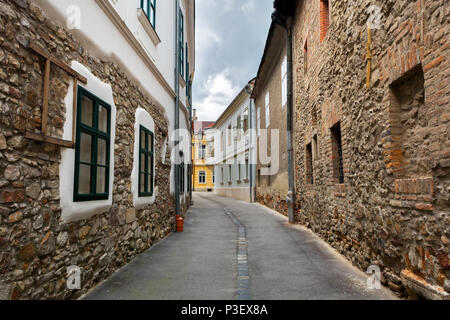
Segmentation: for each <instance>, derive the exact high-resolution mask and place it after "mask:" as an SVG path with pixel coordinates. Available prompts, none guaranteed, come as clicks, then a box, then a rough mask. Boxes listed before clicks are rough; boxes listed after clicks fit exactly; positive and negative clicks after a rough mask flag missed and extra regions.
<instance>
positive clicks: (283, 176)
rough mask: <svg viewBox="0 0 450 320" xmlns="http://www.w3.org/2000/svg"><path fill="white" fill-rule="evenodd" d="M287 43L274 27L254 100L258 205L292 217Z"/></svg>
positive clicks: (261, 67) (253, 94)
mask: <svg viewBox="0 0 450 320" xmlns="http://www.w3.org/2000/svg"><path fill="white" fill-rule="evenodd" d="M286 80H287V57H286V40H285V34H284V31H283V29H282V28H278V27H276V26H275V25H274V24H273V25H272V27H271V30H270V32H269V37H268V39H267V42H266V48H265V50H264V56H263V58H262V61H261V64H260V66H259V70H258V75H257V77H256V83H255V88H254V90H253V93H252V98H253V99H254V101H255V107H256V112H255V115H256V137H257V138H256V140H257V154H258V162H257V167H256V181H255V183H256V201H257V202H259V203H261V204H263V205H266V206H267V207H269V208H272V209H274V210H277V211H278V212H280V213H283V214H286V215H287V213H288V208H287V201H286V197H287V195H288V158H287V136H286V129H287V128H286V123H287V122H286V118H287V114H286V107H287V83H286Z"/></svg>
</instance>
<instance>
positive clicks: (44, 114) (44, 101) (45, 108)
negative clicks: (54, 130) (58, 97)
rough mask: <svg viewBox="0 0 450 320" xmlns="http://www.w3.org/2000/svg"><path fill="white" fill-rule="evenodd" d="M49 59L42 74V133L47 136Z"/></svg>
mask: <svg viewBox="0 0 450 320" xmlns="http://www.w3.org/2000/svg"><path fill="white" fill-rule="evenodd" d="M50 65H51V62H50V59H48V58H47V60H46V61H45V73H44V97H43V99H42V129H41V131H42V133H43V134H44V135H47V133H48V128H47V125H48V98H49V94H50Z"/></svg>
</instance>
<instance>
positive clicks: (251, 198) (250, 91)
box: [245, 84, 254, 203]
mask: <svg viewBox="0 0 450 320" xmlns="http://www.w3.org/2000/svg"><path fill="white" fill-rule="evenodd" d="M245 91H246V92H247V93H248V95H249V100H250V106H249V124H250V129H249V132H250V142H249V149H248V154H249V161H248V162H249V166H250V168H248V170H249V171H250V203H253V202H254V197H253V105H254V101H253V98H252V90H251V88H250V84H248V85H247V87H246V88H245Z"/></svg>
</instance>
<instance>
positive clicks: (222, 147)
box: [220, 131, 225, 152]
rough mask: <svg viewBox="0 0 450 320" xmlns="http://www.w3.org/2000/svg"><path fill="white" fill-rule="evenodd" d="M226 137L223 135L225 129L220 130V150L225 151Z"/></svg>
mask: <svg viewBox="0 0 450 320" xmlns="http://www.w3.org/2000/svg"><path fill="white" fill-rule="evenodd" d="M223 140H224V137H223V131H221V132H220V151H222V152H223V149H224V146H225V142H224V141H223Z"/></svg>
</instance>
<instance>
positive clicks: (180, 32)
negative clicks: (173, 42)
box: [178, 9, 184, 78]
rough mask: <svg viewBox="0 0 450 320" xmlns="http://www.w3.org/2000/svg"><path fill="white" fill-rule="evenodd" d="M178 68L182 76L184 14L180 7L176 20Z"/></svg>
mask: <svg viewBox="0 0 450 320" xmlns="http://www.w3.org/2000/svg"><path fill="white" fill-rule="evenodd" d="M178 24H179V25H178V47H179V50H180V51H179V52H178V68H179V71H180V74H181V76H182V77H183V78H184V16H183V12H182V11H181V9H180V17H179V21H178Z"/></svg>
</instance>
